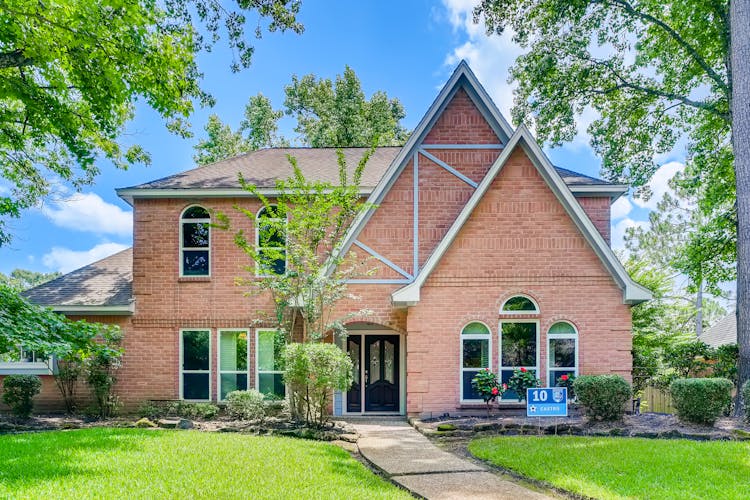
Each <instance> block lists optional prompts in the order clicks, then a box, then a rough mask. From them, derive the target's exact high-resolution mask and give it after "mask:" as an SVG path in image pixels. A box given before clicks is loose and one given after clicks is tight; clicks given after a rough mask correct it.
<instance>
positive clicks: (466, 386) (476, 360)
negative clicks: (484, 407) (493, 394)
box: [461, 321, 492, 401]
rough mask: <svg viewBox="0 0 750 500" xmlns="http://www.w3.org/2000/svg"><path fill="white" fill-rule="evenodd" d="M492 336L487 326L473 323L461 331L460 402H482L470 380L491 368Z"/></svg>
mask: <svg viewBox="0 0 750 500" xmlns="http://www.w3.org/2000/svg"><path fill="white" fill-rule="evenodd" d="M491 352H492V335H490V329H489V328H487V325H485V324H484V323H480V322H478V321H474V322H472V323H469V324H468V325H466V326H465V327H464V328H463V329H462V330H461V401H482V397H481V396H480V395H479V394H477V393H476V390H475V389H474V386H473V385H472V383H471V381H472V379H473V378H474V377H475V376H476V375H477V373H479V372H480V371H481V370H484V369H485V368H488V369H489V368H491V364H492V358H491V354H490V353H491Z"/></svg>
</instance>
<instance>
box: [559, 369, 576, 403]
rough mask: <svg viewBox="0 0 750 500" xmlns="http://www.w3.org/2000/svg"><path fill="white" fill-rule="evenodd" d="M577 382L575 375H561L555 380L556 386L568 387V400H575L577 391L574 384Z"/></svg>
mask: <svg viewBox="0 0 750 500" xmlns="http://www.w3.org/2000/svg"><path fill="white" fill-rule="evenodd" d="M575 383H576V376H575V375H561V376H559V377H557V380H555V387H565V388H567V389H568V401H573V400H574V399H575V397H576V391H575V388H574V387H573V384H575Z"/></svg>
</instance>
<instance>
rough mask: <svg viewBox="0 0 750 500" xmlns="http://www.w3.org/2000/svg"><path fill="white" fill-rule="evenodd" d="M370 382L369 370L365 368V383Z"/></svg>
mask: <svg viewBox="0 0 750 500" xmlns="http://www.w3.org/2000/svg"><path fill="white" fill-rule="evenodd" d="M369 383H370V371H369V370H365V385H368V384H369Z"/></svg>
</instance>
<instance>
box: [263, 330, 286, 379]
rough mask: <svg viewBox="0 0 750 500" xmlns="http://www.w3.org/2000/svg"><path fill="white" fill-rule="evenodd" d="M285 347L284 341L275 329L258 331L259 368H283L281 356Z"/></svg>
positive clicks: (268, 369)
mask: <svg viewBox="0 0 750 500" xmlns="http://www.w3.org/2000/svg"><path fill="white" fill-rule="evenodd" d="M283 347H284V342H283V340H282V339H280V338H277V335H276V332H275V331H268V330H266V331H261V332H258V370H259V371H274V370H283V369H284V368H283V363H282V356H281V350H282V349H283Z"/></svg>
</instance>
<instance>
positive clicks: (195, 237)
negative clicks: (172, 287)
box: [180, 205, 211, 276]
mask: <svg viewBox="0 0 750 500" xmlns="http://www.w3.org/2000/svg"><path fill="white" fill-rule="evenodd" d="M210 263H211V216H210V215H209V213H208V210H206V209H205V208H203V207H200V206H197V205H194V206H192V207H188V208H186V209H185V210H184V211H183V212H182V216H181V217H180V276H210V274H211V265H210Z"/></svg>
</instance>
